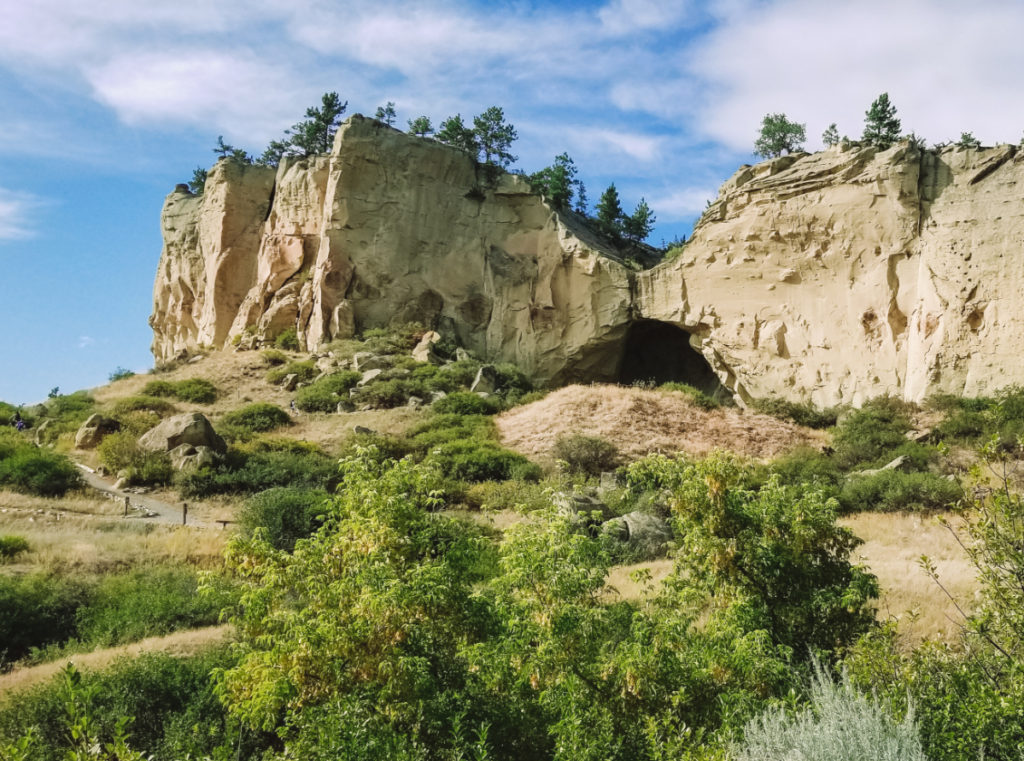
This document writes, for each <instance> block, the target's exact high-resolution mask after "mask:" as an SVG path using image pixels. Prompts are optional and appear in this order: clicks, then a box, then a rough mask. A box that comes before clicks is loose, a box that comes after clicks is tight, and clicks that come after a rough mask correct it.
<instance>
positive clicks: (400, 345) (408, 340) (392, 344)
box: [362, 322, 426, 354]
mask: <svg viewBox="0 0 1024 761" xmlns="http://www.w3.org/2000/svg"><path fill="white" fill-rule="evenodd" d="M425 332H426V329H425V328H424V327H423V326H422V325H421V324H419V323H418V322H409V323H404V324H400V325H393V326H391V327H388V328H370V329H369V330H364V331H363V335H362V339H363V343H364V344H365V351H372V352H373V353H374V354H407V353H408V352H410V351H411V350H412V348H413V347H414V346H416V344H417V343H419V340H420V339H421V338H422V337H423V334H424V333H425Z"/></svg>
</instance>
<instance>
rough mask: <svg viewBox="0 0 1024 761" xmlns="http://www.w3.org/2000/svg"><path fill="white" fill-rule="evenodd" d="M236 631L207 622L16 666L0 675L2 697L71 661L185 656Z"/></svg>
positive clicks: (87, 664) (93, 663) (86, 663)
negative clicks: (114, 645)
mask: <svg viewBox="0 0 1024 761" xmlns="http://www.w3.org/2000/svg"><path fill="white" fill-rule="evenodd" d="M233 634H234V627H233V626H231V625H230V624H222V625H221V626H207V627H204V628H202V629H189V630H187V631H181V632H174V633H173V634H167V635H164V636H162V637H149V638H147V639H143V640H140V641H138V642H132V643H131V644H128V645H119V646H117V647H109V648H106V649H104V650H94V651H92V652H91V653H75V654H74V655H68V656H66V657H64V658H61V659H60V660H56V661H52V662H50V663H41V664H39V665H38V666H25V667H22V668H15V669H14V670H13V671H11V672H10V673H7V674H3V675H0V698H2V697H3V696H4V695H6V694H8V693H10V692H11V691H13V690H21V689H25V688H26V687H32V686H34V685H37V684H39V683H41V682H45V681H47V680H49V679H52V678H53V676H54V675H55V674H57V673H58V672H59V671H60V670H61V669H62V668H64V667H65V666H66V665H67V664H68V662H71V663H74V664H75V667H76V668H78V669H80V670H96V669H102V668H106V667H107V666H110V664H112V663H113V662H114V661H116V660H117V659H118V658H124V657H131V658H135V657H138V656H139V655H141V654H143V653H167V654H169V655H175V656H179V657H184V656H187V655H193V654H195V653H197V652H199V651H200V650H203V649H205V648H207V647H211V646H213V645H219V644H220V643H222V642H225V641H227V640H228V639H229V638H230V637H231V636H233Z"/></svg>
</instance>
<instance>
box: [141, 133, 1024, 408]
mask: <svg viewBox="0 0 1024 761" xmlns="http://www.w3.org/2000/svg"><path fill="white" fill-rule="evenodd" d="M1022 188H1024V160H1022V158H1021V155H1019V154H1018V152H1017V150H1016V148H1015V147H1012V146H1000V147H997V148H991V149H967V150H960V149H952V148H951V149H946V150H944V151H941V152H938V153H935V152H922V151H919V150H917V149H915V148H914V147H912V146H911V145H910V144H909V143H901V144H898V145H897V146H894V147H893V148H891V149H889V150H887V151H884V152H879V151H877V150H875V149H874V148H870V147H863V146H857V145H854V144H843V145H840V146H836V147H834V148H831V149H829V150H826V151H823V152H821V153H817V154H814V155H806V154H798V155H794V156H786V157H783V158H779V159H775V160H772V161H768V162H764V163H761V164H758V165H756V166H753V167H749V166H748V167H743V168H741V169H740V171H738V172H737V173H736V174H735V175H734V176H733V177H732V178H730V179H729V180H728V181H727V182H726V183H725V184H724V185H723V186H722V188H721V191H720V194H719V197H718V199H717V201H716V202H715V203H713V204H712V205H711V206H710V208H709V209H708V210H707V212H706V213H705V214H704V216H703V217H702V218H701V220H700V221H699V222H698V224H697V226H696V227H695V229H694V233H693V236H692V238H691V240H690V241H689V242H688V243H687V245H686V247H685V248H684V249H683V251H682V253H681V254H680V255H679V256H678V257H676V258H675V259H673V260H672V261H669V262H666V263H664V264H661V265H659V266H658V267H655V268H654V269H652V270H647V271H644V272H639V273H636V272H632V271H630V270H629V269H628V268H626V267H625V266H624V265H623V264H622V263H621V261H620V260H619V259H618V258H617V257H616V254H615V252H614V250H613V249H611V248H610V247H609V246H608V245H607V244H605V243H602V242H601V240H600V239H599V238H597V237H595V236H594V235H593V234H592V233H590V232H589V231H588V229H587V228H586V227H585V226H584V225H582V224H580V223H579V220H578V219H577V218H575V217H573V216H572V215H562V214H560V213H558V212H556V211H554V210H553V209H552V208H551V207H550V206H549V205H548V204H547V203H546V202H545V201H544V200H543V199H541V198H540V197H538V196H537V195H534V194H532V193H531V192H530V189H529V187H528V185H527V183H526V181H525V180H524V179H523V178H521V177H517V176H513V175H501V176H500V177H498V178H497V179H496V180H494V181H492V182H487V181H485V178H484V177H483V176H482V174H481V172H480V170H479V168H478V167H477V166H476V165H475V164H474V162H473V161H472V160H471V159H470V157H469V156H468V155H466V154H465V153H463V152H461V151H459V150H456V149H453V148H450V147H447V146H444V145H442V144H440V143H437V142H436V141H433V140H429V139H424V138H417V137H413V136H410V135H405V134H403V133H401V132H398V131H397V130H394V129H391V128H389V127H387V126H385V125H383V124H382V123H380V122H377V121H374V120H372V119H365V118H363V117H358V116H357V117H353V118H351V119H350V120H349V121H347V122H346V123H345V125H343V127H342V128H341V129H340V130H339V132H338V135H337V137H336V139H335V144H334V149H333V151H332V153H331V154H330V155H329V156H319V157H312V158H308V159H301V160H296V159H291V160H285V161H284V162H282V164H281V166H280V167H279V168H278V170H277V171H276V174H275V172H274V170H271V169H267V168H263V167H254V166H240V165H238V164H237V163H232V162H230V161H221V162H219V163H218V164H217V165H216V166H215V167H214V168H213V170H212V171H211V172H210V175H209V179H208V181H207V184H206V190H205V192H204V194H203V195H202V196H193V195H191V194H190V193H189V192H188V191H187V189H183V188H182V187H181V186H179V189H177V190H175V192H173V193H171V195H169V196H168V198H167V201H166V203H165V206H164V212H163V218H162V225H163V231H164V250H163V254H162V257H161V260H160V265H159V271H158V274H157V278H156V284H155V288H154V311H153V315H152V317H151V318H150V323H151V325H152V326H153V330H154V342H153V351H154V354H155V355H156V358H157V359H158V360H166V359H170V358H172V357H174V356H176V355H178V354H179V353H181V352H190V351H194V350H196V349H198V348H199V347H200V346H204V345H211V346H216V347H221V346H224V345H226V344H228V343H231V342H234V341H239V342H242V343H243V345H246V344H248V343H251V342H253V341H258V340H267V339H272V338H273V337H275V336H276V335H278V334H280V333H281V332H282V331H284V330H286V329H288V328H294V329H295V330H296V332H297V335H298V338H299V341H300V343H301V344H302V345H303V346H304V347H305V348H307V349H310V350H313V349H316V348H318V347H320V346H322V345H323V344H325V343H327V342H329V341H330V340H332V339H336V338H345V337H349V336H351V335H353V333H354V332H356V331H359V330H363V329H365V328H369V327H379V326H384V325H387V324H389V323H397V322H410V321H417V322H421V323H423V324H424V325H425V326H426V327H427V328H429V329H431V330H434V331H437V333H438V334H439V335H440V336H443V337H445V338H446V339H449V338H450V339H454V341H455V343H456V344H457V345H461V346H462V347H465V348H466V349H468V350H469V351H471V352H472V353H473V355H474V356H477V357H480V358H482V359H484V360H486V361H497V362H500V361H511V362H515V363H516V364H517V365H519V367H520V368H521V369H522V370H523V371H524V372H526V373H527V374H528V375H529V376H530V377H531V378H532V379H533V380H534V381H535V382H539V383H549V382H564V381H569V380H584V381H588V380H621V381H626V382H629V381H632V380H643V379H646V378H654V379H657V380H659V381H660V380H669V379H672V380H682V381H686V382H690V383H691V384H693V385H696V386H698V387H700V388H702V389H704V390H706V391H708V392H709V393H716V392H717V393H731V394H734V395H735V396H737V397H738V398H739V399H741V400H749V399H751V398H755V397H764V396H773V395H776V396H781V397H785V398H788V399H792V400H811V401H813V402H815V403H817V404H821V405H828V404H834V403H840V402H850V403H854V404H856V403H859V402H861V401H863V400H865V399H867V398H870V397H872V396H876V395H878V394H882V393H893V394H898V395H900V396H902V397H904V398H906V399H908V400H921V399H923V398H924V397H926V396H927V395H929V394H931V393H934V392H939V391H941V392H950V393H958V394H969V395H975V394H983V393H988V392H991V391H993V390H995V389H997V388H1000V387H1003V386H1006V385H1008V384H1011V383H1021V382H1024V362H1022V361H1021V359H1020V356H1021V353H1020V351H1019V345H1020V340H1021V339H1020V336H1021V335H1022V334H1024V333H1022V329H1024V309H1022V307H1024V274H1022V272H1024V271H1022V269H1021V268H1020V266H1019V265H1018V262H1017V261H1016V258H1017V256H1019V255H1020V253H1021V248H1022V246H1024V203H1022V200H1021V195H1020V191H1021V189H1022ZM428 348H429V347H424V351H425V352H426V351H427V349H428Z"/></svg>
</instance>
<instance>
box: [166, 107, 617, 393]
mask: <svg viewBox="0 0 1024 761" xmlns="http://www.w3.org/2000/svg"><path fill="white" fill-rule="evenodd" d="M485 180H486V178H485V177H483V175H482V173H481V172H480V171H479V170H478V168H477V167H476V166H475V164H474V162H473V161H472V160H471V159H470V157H469V156H468V155H467V154H465V153H464V152H462V151H459V150H455V149H453V148H449V147H447V146H444V145H442V144H440V143H437V142H435V141H433V140H430V139H425V138H417V137H413V136H410V135H406V134H404V133H401V132H399V131H397V130H394V129H391V128H390V127H387V126H385V125H383V124H382V123H380V122H377V121H375V120H372V119H365V118H363V117H360V116H354V117H352V118H351V119H349V120H348V121H347V122H346V123H345V124H344V125H343V126H342V127H341V129H340V130H339V131H338V134H337V136H336V139H335V143H334V150H333V152H332V153H331V155H330V156H321V157H314V158H309V159H303V160H294V159H292V160H285V161H284V162H282V164H281V166H280V167H279V169H278V170H277V174H276V177H275V175H274V173H273V171H272V170H269V169H265V168H261V167H241V166H238V165H237V164H233V163H231V162H230V161H220V162H218V163H217V165H216V166H215V167H214V168H213V170H211V172H210V174H209V178H208V179H207V183H206V190H205V192H204V193H203V195H202V196H198V197H197V196H192V195H191V194H189V193H187V192H185V191H183V190H181V189H177V190H175V191H174V192H173V193H171V194H170V195H169V196H168V197H167V200H166V202H165V204H164V211H163V219H162V224H163V231H164V250H163V254H162V256H161V260H160V265H159V271H158V274H157V278H156V284H155V287H154V299H153V300H154V309H153V315H152V316H151V318H150V325H151V326H152V327H153V332H154V340H153V353H154V355H155V356H156V358H157V359H158V360H166V359H169V358H172V357H174V356H176V355H177V354H179V353H180V352H184V351H193V350H195V349H196V348H198V347H199V346H200V345H202V344H209V345H213V346H218V347H219V346H223V345H224V344H225V343H227V342H228V341H230V340H231V339H232V338H234V337H235V336H241V335H243V334H244V333H246V332H249V333H255V334H256V335H257V336H260V337H263V338H272V337H274V336H276V335H277V334H279V333H280V332H282V331H283V330H285V329H287V328H291V327H294V328H296V330H297V333H298V335H299V339H300V342H301V343H302V344H303V345H304V346H305V347H306V348H308V349H315V348H316V347H318V346H320V345H322V344H324V343H325V342H327V341H329V340H331V339H334V338H347V337H351V336H352V335H353V332H354V331H355V330H357V329H360V330H361V329H364V328H368V327H378V326H384V325H387V324H389V323H400V322H412V321H417V322H421V323H423V324H424V325H426V326H427V327H429V328H431V329H436V330H438V331H439V332H440V333H442V334H447V335H451V336H452V337H453V338H455V339H456V341H457V343H459V344H461V345H462V346H464V347H466V348H467V349H469V350H470V351H472V352H473V353H474V354H477V355H479V356H483V357H488V358H493V359H496V360H501V361H512V362H515V363H516V364H518V365H520V366H521V367H522V368H523V369H524V371H525V372H527V373H529V374H530V375H531V376H533V377H535V378H537V379H539V380H549V379H553V378H556V377H559V378H560V377H563V376H564V377H573V376H580V377H583V376H588V375H589V374H590V373H591V370H590V368H588V366H587V365H588V363H589V362H590V361H591V360H592V357H593V356H594V354H595V352H594V349H595V347H598V346H600V345H602V344H604V343H609V342H610V343H616V342H621V339H622V335H623V334H624V331H625V329H626V325H627V323H628V320H629V310H630V300H631V297H630V278H629V275H628V272H627V270H626V269H625V268H624V267H623V266H622V265H620V264H619V263H618V262H617V261H615V260H614V258H612V256H611V254H612V252H611V251H610V249H608V248H607V247H605V246H603V245H602V244H601V243H600V242H599V241H598V240H597V239H596V238H594V237H593V236H592V235H591V234H590V233H589V232H587V231H586V229H585V228H581V229H575V228H574V226H573V223H572V220H570V219H568V218H566V217H563V216H561V215H559V214H557V213H555V212H554V211H553V210H552V209H551V208H550V207H549V206H548V205H547V204H546V203H545V202H544V201H543V200H542V199H541V198H540V197H539V196H537V195H535V194H533V193H531V191H530V188H529V186H528V184H527V182H526V181H525V180H524V179H523V178H521V177H518V176H514V175H504V174H503V175H501V176H500V177H498V178H497V180H496V181H494V182H493V183H488V182H486V181H485Z"/></svg>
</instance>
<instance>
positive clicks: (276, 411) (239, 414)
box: [218, 402, 291, 434]
mask: <svg viewBox="0 0 1024 761" xmlns="http://www.w3.org/2000/svg"><path fill="white" fill-rule="evenodd" d="M290 423H291V416H290V415H289V414H288V412H287V411H286V410H283V409H281V408H280V407H278V406H277V405H276V404H268V403H266V402H255V403H253V404H249V405H246V406H245V407H242V408H241V409H238V410H234V411H233V412H228V413H227V414H225V415H224V416H223V417H222V418H221V419H220V423H219V426H218V427H220V426H224V427H226V428H227V429H232V430H233V431H234V432H237V431H243V432H246V433H248V434H253V433H266V432H267V431H272V430H274V429H275V428H280V427H281V426H282V425H289V424H290Z"/></svg>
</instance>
